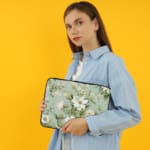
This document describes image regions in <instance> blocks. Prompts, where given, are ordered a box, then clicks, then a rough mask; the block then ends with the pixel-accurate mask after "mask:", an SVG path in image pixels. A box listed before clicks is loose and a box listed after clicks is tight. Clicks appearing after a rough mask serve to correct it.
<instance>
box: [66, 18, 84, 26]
mask: <svg viewBox="0 0 150 150" xmlns="http://www.w3.org/2000/svg"><path fill="white" fill-rule="evenodd" d="M81 19H82V18H76V19H75V20H74V21H73V22H75V23H76V22H78V21H79V20H81ZM65 25H70V24H68V23H65Z"/></svg>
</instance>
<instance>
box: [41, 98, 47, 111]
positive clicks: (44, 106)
mask: <svg viewBox="0 0 150 150" xmlns="http://www.w3.org/2000/svg"><path fill="white" fill-rule="evenodd" d="M45 108H46V105H45V104H44V100H42V101H41V103H40V111H44V109H45Z"/></svg>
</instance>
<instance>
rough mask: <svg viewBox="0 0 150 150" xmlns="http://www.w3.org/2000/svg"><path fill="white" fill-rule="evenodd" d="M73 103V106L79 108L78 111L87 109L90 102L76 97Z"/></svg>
mask: <svg viewBox="0 0 150 150" xmlns="http://www.w3.org/2000/svg"><path fill="white" fill-rule="evenodd" d="M72 102H73V106H74V107H75V108H77V110H82V109H85V106H86V104H87V103H88V100H87V99H84V97H79V96H74V97H73V99H72Z"/></svg>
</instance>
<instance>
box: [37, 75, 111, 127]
mask: <svg viewBox="0 0 150 150" xmlns="http://www.w3.org/2000/svg"><path fill="white" fill-rule="evenodd" d="M109 98H110V89H109V88H108V87H105V86H103V85H97V84H91V83H84V82H79V81H71V80H65V79H58V78H49V79H48V80H47V83H46V88H45V94H44V102H45V104H46V106H47V107H46V108H45V110H44V111H43V112H42V113H41V118H40V122H41V125H42V126H44V127H48V128H61V127H62V126H63V124H65V123H66V122H67V121H69V120H70V119H73V118H81V117H86V116H89V115H97V114H100V113H102V112H104V111H106V110H107V109H108V104H109Z"/></svg>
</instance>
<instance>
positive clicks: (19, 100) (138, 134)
mask: <svg viewBox="0 0 150 150" xmlns="http://www.w3.org/2000/svg"><path fill="white" fill-rule="evenodd" d="M71 2H73V1H72V0H62V1H52V0H5V1H2V0H1V1H0V102H1V103H0V149H1V150H10V149H11V150H46V148H47V145H48V143H49V139H50V138H51V134H52V131H53V130H52V129H47V128H43V127H41V126H40V122H39V119H40V111H39V103H40V101H41V99H42V97H43V95H44V87H45V83H46V80H47V78H48V77H60V78H64V77H65V74H66V70H67V68H68V65H69V63H70V61H71V59H72V56H71V51H70V49H69V46H68V42H67V40H66V39H67V38H66V31H65V27H64V24H63V12H64V10H65V8H66V6H67V5H68V4H70V3H71ZM90 2H93V4H95V5H96V6H97V8H98V9H99V11H100V13H101V16H102V18H103V21H104V23H105V26H106V29H107V32H108V35H109V38H110V41H111V43H112V47H113V49H114V52H115V53H116V54H117V55H119V56H121V57H122V58H123V59H124V61H125V63H126V66H127V68H128V70H129V72H130V73H131V75H132V76H133V78H134V80H135V82H136V85H137V90H138V97H139V103H140V106H141V111H142V122H141V123H140V124H139V125H137V126H135V127H133V128H131V129H128V130H125V131H124V133H123V136H122V139H121V149H122V150H141V149H149V148H150V142H149V139H150V131H149V126H150V124H149V123H150V117H149V113H150V96H149V93H150V92H149V89H150V88H149V84H150V82H149V81H150V71H149V70H150V69H149V68H150V61H149V60H150V58H149V57H150V55H149V54H150V52H149V51H150V45H149V43H150V41H149V35H150V29H149V27H150V19H149V15H150V7H149V6H150V1H149V0H142V1H141V0H121V1H120V0H91V1H90Z"/></svg>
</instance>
